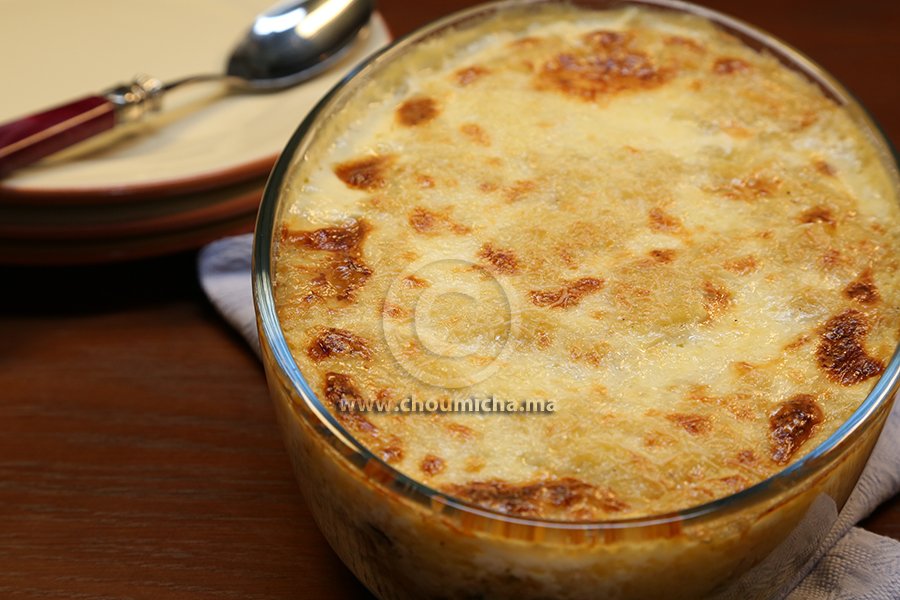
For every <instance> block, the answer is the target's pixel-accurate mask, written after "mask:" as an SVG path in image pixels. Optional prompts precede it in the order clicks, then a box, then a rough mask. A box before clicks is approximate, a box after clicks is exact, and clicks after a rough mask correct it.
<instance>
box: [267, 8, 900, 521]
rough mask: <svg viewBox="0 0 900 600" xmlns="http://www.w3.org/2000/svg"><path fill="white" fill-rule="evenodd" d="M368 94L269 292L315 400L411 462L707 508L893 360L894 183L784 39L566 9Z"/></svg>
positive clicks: (446, 479) (794, 449)
mask: <svg viewBox="0 0 900 600" xmlns="http://www.w3.org/2000/svg"><path fill="white" fill-rule="evenodd" d="M366 86H367V87H366ZM366 86H364V88H363V89H362V90H361V91H360V92H359V93H358V94H356V95H355V96H354V98H352V99H351V100H350V101H349V102H348V103H347V104H346V105H345V106H343V107H342V108H341V109H340V111H339V113H338V116H336V117H335V118H334V119H332V121H333V122H332V123H331V125H329V126H328V127H326V128H325V129H324V130H323V133H322V134H321V135H320V136H319V139H317V141H316V142H315V143H314V145H313V147H312V148H311V149H310V152H309V155H308V157H307V159H306V160H304V161H303V162H301V163H300V164H299V165H298V166H297V167H296V168H295V170H294V171H293V173H292V174H291V176H290V179H289V182H288V184H287V186H286V187H285V189H284V191H283V193H284V194H285V196H286V203H287V205H286V207H285V209H284V210H283V211H282V214H281V216H280V223H279V229H278V232H279V233H278V241H277V246H276V274H275V284H276V286H275V297H276V306H277V311H278V315H279V319H280V321H281V326H282V328H283V330H284V332H285V334H286V337H287V340H288V342H289V345H290V347H291V350H292V353H293V355H294V358H295V360H296V362H297V364H298V365H299V367H300V369H301V372H302V373H303V374H304V375H305V377H306V379H307V380H308V382H309V383H310V385H311V387H312V388H313V390H314V391H315V392H316V393H317V394H318V397H319V398H320V399H321V400H322V402H323V403H324V404H325V405H327V406H328V408H329V410H331V411H332V412H333V414H334V415H335V417H336V418H337V419H338V420H339V421H340V422H341V423H342V424H343V425H344V427H346V428H347V430H348V431H349V432H350V433H351V434H352V435H354V436H355V437H357V438H358V439H359V440H360V441H361V442H362V443H363V444H364V445H366V446H367V447H369V448H370V449H371V450H372V451H373V452H374V453H375V454H376V455H378V456H379V457H381V458H382V459H383V460H385V461H386V462H388V463H389V464H391V465H393V466H394V467H396V468H397V469H399V470H400V471H402V472H403V473H405V474H407V475H409V476H410V477H412V478H413V479H416V480H419V481H421V482H422V483H424V484H426V485H428V486H431V487H433V488H435V489H438V490H441V491H443V492H446V493H448V494H450V495H453V496H455V497H457V498H460V499H463V500H465V501H468V502H473V503H476V504H479V505H481V506H484V507H487V508H490V509H493V510H497V511H500V512H504V513H507V514H512V515H516V516H523V517H540V518H547V519H562V520H580V521H584V520H603V519H618V518H626V517H636V516H644V515H652V514H660V513H665V512H669V511H673V510H677V509H684V508H687V507H690V506H693V505H697V504H701V503H704V502H707V501H710V500H713V499H716V498H719V497H723V496H726V495H729V494H732V493H734V492H737V491H739V490H741V489H744V488H746V487H748V486H750V485H752V484H754V483H757V482H759V481H761V480H762V479H764V478H766V477H768V476H770V475H772V474H774V473H776V472H778V471H780V470H782V469H783V468H784V467H785V466H786V465H788V464H790V463H791V462H793V461H796V460H797V459H798V458H800V457H802V456H803V455H804V454H806V453H807V452H809V451H810V450H811V449H812V448H814V447H815V446H816V445H817V444H818V443H820V442H821V441H823V440H824V439H825V438H826V437H828V436H829V435H830V434H831V433H833V432H834V431H835V429H836V428H837V427H838V426H839V425H840V424H841V423H842V422H844V421H845V420H846V419H847V418H848V417H849V416H850V415H851V413H852V412H853V411H854V410H855V409H856V408H857V407H858V406H859V404H860V403H861V402H862V401H863V399H864V398H865V397H866V395H867V393H868V392H869V390H870V389H871V388H872V386H873V385H874V383H875V381H877V379H878V376H879V375H880V374H881V373H882V372H883V370H884V368H885V366H886V364H887V362H888V360H889V358H890V356H891V354H892V352H893V349H894V347H895V345H896V344H897V339H898V329H900V314H898V309H897V306H898V275H897V266H898V262H897V261H898V246H900V239H898V235H900V234H898V232H900V214H898V206H897V198H896V189H897V188H896V182H895V181H894V179H893V178H892V177H893V176H892V174H891V172H890V171H889V170H888V169H887V168H886V167H885V164H886V163H885V160H886V159H885V158H884V157H883V156H882V155H881V154H879V150H878V147H877V146H876V144H875V143H874V142H873V141H872V140H871V139H869V138H868V137H867V135H866V134H865V133H864V131H863V130H862V129H861V127H860V125H859V124H858V120H857V118H856V117H854V115H853V114H851V112H850V110H849V109H847V108H844V107H841V106H839V105H838V104H836V103H835V102H833V101H832V100H830V99H828V98H826V97H825V95H823V93H822V92H821V91H820V90H819V88H817V87H816V86H814V85H813V84H811V83H809V82H808V81H807V80H805V79H804V78H803V77H801V76H800V75H798V74H796V73H795V72H793V71H791V70H789V69H787V68H785V67H784V66H782V65H781V64H780V63H779V62H778V61H777V60H776V59H775V58H774V57H773V56H771V55H769V54H765V53H760V52H757V51H755V50H753V49H751V48H749V47H747V46H746V45H744V44H743V43H742V42H740V41H738V40H737V39H735V38H734V37H732V36H730V35H728V34H726V33H724V32H722V31H720V30H719V29H717V28H715V27H714V26H713V25H711V24H710V23H708V22H706V21H704V20H702V19H700V18H697V17H688V16H684V15H674V14H668V13H661V12H654V11H651V10H645V9H634V8H630V9H624V10H616V11H599V12H597V11H586V10H582V9H575V8H558V9H553V10H546V11H542V12H532V13H530V14H528V15H524V16H523V15H519V16H509V17H504V18H494V19H491V20H488V21H486V22H484V23H481V24H479V25H478V26H477V27H476V28H474V29H473V28H471V27H470V28H468V29H463V30H459V31H456V32H451V33H449V34H446V35H444V36H442V37H440V38H438V39H433V40H431V41H429V42H426V43H423V44H420V45H419V46H417V47H416V48H414V49H412V50H411V51H409V52H408V53H407V54H405V55H404V56H403V57H402V58H401V59H400V60H399V61H398V62H397V63H396V64H394V65H393V66H392V67H391V68H390V69H388V70H387V71H385V73H384V74H383V77H380V78H379V79H377V80H376V81H374V82H370V83H368V84H366ZM473 399H474V400H479V401H482V404H481V407H482V408H484V405H485V404H488V405H489V406H490V407H492V408H494V409H495V410H482V411H480V412H479V411H476V410H460V408H463V409H471V408H472V404H471V402H470V403H469V404H465V402H464V401H467V400H468V401H472V400H473ZM485 399H488V400H491V402H493V404H491V402H488V403H485V402H483V401H484V400H485ZM414 401H415V402H414ZM533 401H539V402H533ZM529 403H530V404H529ZM541 403H543V404H541ZM499 404H502V405H503V406H505V407H509V408H510V409H513V408H516V407H519V408H522V407H526V406H528V407H530V408H531V409H533V410H530V411H528V412H526V411H524V410H518V411H517V412H514V411H512V410H507V411H500V410H497V409H496V408H497V406H498V405H499ZM541 405H543V407H544V410H543V411H540V410H536V409H534V407H540V406H541ZM423 407H431V409H432V410H424V411H423V410H421V409H422V408H423ZM416 408H418V409H420V410H418V411H416V410H415V409H416ZM454 409H456V410H454ZM551 409H552V410H551Z"/></svg>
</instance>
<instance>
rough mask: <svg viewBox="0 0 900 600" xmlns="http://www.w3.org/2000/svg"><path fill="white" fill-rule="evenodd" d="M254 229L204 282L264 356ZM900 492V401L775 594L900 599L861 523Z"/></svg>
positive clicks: (896, 553) (879, 541) (811, 599)
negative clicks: (254, 285)
mask: <svg viewBox="0 0 900 600" xmlns="http://www.w3.org/2000/svg"><path fill="white" fill-rule="evenodd" d="M252 245H253V236H252V235H249V234H248V235H241V236H236V237H231V238H225V239H223V240H219V241H217V242H213V243H212V244H210V245H208V246H207V247H206V248H204V249H203V250H202V251H201V252H200V255H199V259H198V272H199V276H200V283H201V285H202V286H203V289H204V291H205V292H206V295H207V296H208V297H209V299H210V301H211V302H212V303H213V305H214V306H215V307H216V309H217V310H218V311H219V312H220V313H221V314H222V316H223V317H224V318H225V320H226V321H228V322H229V323H230V324H231V325H232V326H233V327H235V328H236V329H237V330H238V331H239V332H241V334H242V335H243V336H244V338H246V340H247V342H248V343H249V344H250V346H251V348H253V350H254V351H255V352H256V353H257V354H259V338H258V336H257V331H256V317H255V314H254V310H253V296H252V291H251V283H250V255H251V248H252ZM898 492H900V404H898V405H896V406H895V407H894V410H893V412H892V413H891V415H890V417H888V421H887V424H886V425H885V429H884V432H883V433H882V435H881V439H879V440H878V443H877V445H876V446H875V449H874V450H873V452H872V456H871V458H870V459H869V462H868V464H867V465H866V468H865V470H864V471H863V473H862V476H861V477H860V479H859V483H858V484H857V485H856V488H855V489H854V490H853V493H852V494H851V495H850V498H849V499H848V500H847V503H846V505H845V506H844V508H843V510H842V511H841V513H840V515H839V517H838V520H837V522H836V523H835V525H834V527H833V528H832V529H831V531H829V532H828V534H827V535H826V536H825V537H824V540H823V542H822V544H821V546H820V548H819V553H818V554H817V555H816V556H815V557H814V558H813V559H812V560H810V561H808V562H807V563H806V564H805V565H803V566H802V568H800V569H799V570H798V572H797V575H796V577H795V578H794V579H793V581H791V582H789V583H788V585H786V586H785V588H784V589H782V590H776V591H773V596H772V597H773V598H787V600H824V599H828V600H898V599H900V542H898V541H897V540H893V539H890V538H886V537H883V536H880V535H876V534H874V533H872V532H870V531H866V530H864V529H860V528H858V527H854V525H855V524H856V523H858V522H859V521H860V520H862V519H864V518H865V517H866V516H868V515H869V514H871V512H872V511H873V510H875V508H876V507H877V506H878V505H879V504H881V503H882V502H884V501H885V500H888V499H889V498H891V497H892V496H894V495H895V494H897V493H898Z"/></svg>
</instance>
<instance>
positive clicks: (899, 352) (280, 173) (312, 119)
mask: <svg viewBox="0 0 900 600" xmlns="http://www.w3.org/2000/svg"><path fill="white" fill-rule="evenodd" d="M547 4H549V5H553V4H563V5H565V4H570V5H575V6H579V5H580V6H585V7H588V8H601V9H602V8H614V7H619V6H629V5H630V6H645V7H647V8H651V9H653V8H655V9H662V10H672V11H675V12H680V13H688V14H692V15H696V16H700V17H702V18H705V19H707V20H709V21H711V22H712V23H713V24H714V25H716V26H718V27H722V28H723V29H726V30H727V31H728V32H729V33H733V34H734V33H736V34H739V35H740V37H741V38H742V39H744V40H745V41H748V40H752V41H754V42H756V43H757V44H759V47H760V48H764V49H767V50H769V51H775V53H776V56H777V57H778V58H779V60H781V61H782V62H784V61H785V60H787V61H789V65H787V66H789V67H790V68H792V69H793V70H795V71H799V72H800V73H801V74H802V75H804V76H805V77H806V78H807V79H808V80H810V81H812V82H813V83H816V84H817V85H819V86H820V87H821V88H822V89H823V91H824V92H826V93H827V94H829V95H831V96H832V97H833V98H835V99H837V100H840V102H841V103H842V104H843V105H845V106H846V107H847V108H848V110H852V111H854V112H856V115H855V117H856V118H857V119H860V120H862V122H863V123H864V124H865V125H866V126H867V127H868V130H869V131H868V132H867V133H869V134H870V136H871V137H872V138H873V141H874V142H875V143H876V144H880V145H881V146H883V148H881V149H882V150H885V151H886V153H887V155H888V157H887V158H888V160H889V162H890V164H889V166H890V167H893V176H894V184H895V186H897V181H898V178H897V177H898V175H897V171H898V163H900V156H898V154H897V152H896V151H895V150H894V148H893V146H892V145H891V142H890V140H889V139H888V137H887V136H886V135H885V134H884V132H883V131H882V130H881V128H880V127H879V126H878V124H877V123H876V122H875V120H874V119H873V118H872V116H871V114H870V113H869V112H868V111H867V110H866V109H865V107H864V106H863V105H862V104H861V103H860V102H859V101H858V100H857V99H856V98H855V97H854V96H853V95H852V94H851V93H850V92H849V91H848V90H847V89H846V88H845V87H844V86H843V85H842V84H841V83H840V82H839V81H837V80H836V79H835V78H834V77H833V76H831V75H830V74H829V73H828V72H827V71H825V70H824V69H823V68H822V67H820V66H819V65H818V64H817V63H815V62H814V61H813V60H811V59H810V58H808V57H807V56H806V55H805V54H803V53H802V52H800V51H799V50H797V49H795V48H794V47H792V46H790V45H789V44H787V43H785V42H783V41H781V40H780V39H778V38H776V37H774V36H772V35H771V34H769V33H767V32H765V31H764V30H762V29H759V28H757V27H755V26H753V25H750V24H748V23H745V22H743V21H741V20H739V19H736V18H734V17H731V16H728V15H726V14H724V13H720V12H718V11H715V10H712V9H709V8H706V7H703V6H698V5H696V4H692V3H689V2H683V1H681V0H574V1H567V0H499V1H495V2H487V3H484V4H479V5H476V6H473V7H470V8H466V9H463V10H460V11H457V12H454V13H451V14H449V15H446V16H444V17H441V18H439V19H437V20H434V21H431V22H430V23H428V24H426V25H424V26H422V27H420V28H418V29H416V30H414V31H413V32H411V33H409V34H407V35H405V36H403V37H400V38H398V39H396V40H394V41H393V42H391V43H390V44H388V45H387V46H385V47H384V48H382V49H381V50H379V51H377V52H375V53H374V54H372V55H371V56H369V57H368V58H366V59H365V60H364V61H363V62H362V63H360V64H359V65H358V66H357V67H355V68H354V69H353V70H352V71H350V73H348V74H347V76H346V77H344V78H343V79H342V80H341V81H340V82H338V83H337V84H336V85H335V86H334V87H333V88H332V89H331V90H330V91H329V92H328V93H327V94H326V95H325V96H324V97H323V98H322V99H321V100H320V101H319V102H318V104H317V105H316V106H315V108H313V110H312V111H310V112H309V114H308V115H307V116H306V118H304V119H303V121H302V122H301V123H300V125H299V126H298V128H297V129H296V131H295V132H294V133H293V135H292V136H291V138H290V140H289V141H288V143H287V145H286V146H285V149H284V150H283V151H282V153H281V155H280V156H279V158H278V160H277V162H276V164H275V166H274V168H273V170H272V172H271V174H270V176H269V180H268V182H267V183H266V187H265V191H264V193H263V197H262V201H261V203H260V208H259V213H258V215H257V222H256V229H255V234H254V239H253V250H252V268H251V270H252V285H253V300H254V305H255V309H256V315H257V319H258V326H259V334H260V343H261V345H262V346H265V345H268V350H270V351H271V354H272V357H273V358H274V362H275V364H276V365H277V367H278V369H279V370H280V374H281V375H282V376H284V377H285V378H286V379H287V380H288V381H290V383H291V385H292V387H293V390H292V391H293V392H295V393H296V394H297V395H298V396H299V397H300V398H302V399H303V401H304V402H305V403H306V406H307V408H309V409H310V410H311V412H313V413H314V415H315V416H316V417H317V418H318V419H319V421H320V424H321V425H323V426H324V427H325V431H323V430H322V429H321V428H319V429H317V433H318V434H319V435H320V436H326V437H327V438H328V439H327V441H328V442H329V443H330V444H331V445H332V446H335V447H339V448H343V449H344V450H345V451H348V452H349V453H350V454H351V455H352V456H354V457H355V458H356V460H355V461H353V462H354V465H355V467H356V468H358V469H359V471H360V473H359V474H360V476H361V477H362V478H364V479H367V480H368V479H371V478H370V477H368V476H367V475H366V474H365V473H364V472H363V466H364V465H368V464H370V463H373V462H374V464H377V465H379V467H380V468H381V469H382V470H383V471H385V472H386V473H387V474H388V476H389V477H390V478H391V480H392V482H393V484H394V485H393V486H392V491H393V492H394V493H397V494H400V495H403V496H406V497H407V499H409V500H412V501H414V502H416V503H419V504H424V505H426V506H431V507H432V509H433V508H434V504H435V503H437V504H439V505H443V506H446V507H449V508H452V509H455V510H458V511H462V512H464V513H468V514H471V515H476V516H479V517H483V518H487V519H491V520H496V521H502V522H507V523H514V524H519V525H525V526H530V527H538V528H545V529H577V530H605V529H621V528H628V529H637V528H643V527H652V526H657V525H665V524H669V523H673V522H680V523H682V524H683V525H688V524H690V525H695V524H700V523H702V522H704V521H706V520H707V519H709V518H713V517H719V516H722V515H724V514H728V513H730V512H732V511H736V510H739V509H741V508H743V507H745V506H748V505H752V504H756V503H761V502H764V501H765V500H766V499H768V498H771V497H774V496H776V495H777V494H778V493H779V492H780V491H781V486H783V485H785V484H790V482H792V481H804V480H806V478H807V476H809V475H812V474H813V473H815V472H816V471H817V470H818V468H819V467H820V465H824V464H828V463H829V462H831V461H832V460H834V459H836V458H837V457H839V456H840V455H841V454H842V453H843V452H844V450H845V449H846V448H848V447H849V445H850V444H851V443H852V441H853V440H855V439H856V438H857V437H858V436H859V435H860V434H861V433H862V431H863V430H864V429H865V428H866V426H867V425H868V424H870V423H871V421H872V420H873V419H874V416H875V415H876V414H877V413H878V412H879V410H880V409H882V408H883V407H884V406H885V404H887V403H889V402H890V401H891V400H892V398H893V396H894V394H895V393H896V392H897V390H898V388H900V344H898V346H897V348H896V349H895V351H894V353H893V355H892V357H891V359H890V361H889V362H888V364H887V365H886V367H885V370H884V372H883V373H882V375H881V377H880V378H879V379H878V381H877V382H876V383H875V385H874V387H873V388H872V390H871V391H870V392H869V394H868V395H867V396H866V398H865V400H863V402H862V403H861V404H860V405H859V406H858V407H857V409H856V410H855V411H854V412H853V414H852V415H851V416H850V417H849V418H848V419H847V420H846V421H845V422H844V423H842V424H841V425H840V426H839V427H838V428H837V429H836V430H835V431H834V432H833V433H832V434H831V435H830V436H829V437H828V438H826V439H825V440H824V441H822V442H821V443H820V444H819V445H818V446H816V447H815V448H813V449H812V450H811V451H810V452H809V453H808V454H806V455H805V456H803V457H802V458H801V459H799V460H798V461H797V462H795V463H793V464H791V465H789V466H787V467H786V468H784V469H782V470H781V471H778V472H777V473H775V474H773V475H771V476H770V477H768V478H766V479H764V480H762V481H759V482H757V483H755V484H754V485H752V486H750V487H748V488H745V489H744V490H741V491H739V492H737V493H734V494H730V495H728V496H723V497H721V498H717V499H715V500H712V501H710V502H705V503H703V504H698V505H695V506H691V507H688V508H684V509H681V510H676V511H670V512H666V513H659V514H651V515H644V516H639V517H628V518H623V519H608V520H602V521H564V520H551V519H541V518H530V517H517V516H512V515H509V514H506V513H502V512H499V511H494V510H491V509H486V508H484V507H481V506H478V505H476V504H472V503H469V502H466V501H463V500H460V499H458V498H454V497H453V496H450V495H448V494H445V493H443V492H441V491H439V490H436V489H434V488H432V487H430V486H427V485H425V484H423V483H421V482H420V481H418V480H416V479H413V478H412V477H410V476H408V475H405V474H404V473H402V472H400V471H399V470H397V469H395V468H394V467H393V466H391V465H390V464H388V463H386V462H385V461H383V460H382V459H381V458H380V457H379V456H377V455H375V454H373V453H372V452H371V451H369V450H368V448H366V447H365V446H364V445H363V444H361V443H360V442H359V441H358V440H357V439H356V438H355V437H354V436H353V435H352V434H351V433H350V432H349V431H347V430H346V429H345V428H344V427H343V426H342V425H341V424H340V422H339V421H338V420H337V419H336V418H335V417H334V416H333V415H332V414H331V412H330V411H329V410H328V409H327V408H326V407H325V406H324V405H323V404H322V402H321V401H320V400H319V398H318V397H317V396H316V394H315V393H314V392H313V390H312V388H311V387H310V386H309V384H308V382H307V381H306V379H305V377H304V376H303V374H302V373H301V372H300V368H299V367H298V366H297V364H296V362H295V361H294V359H293V356H292V354H291V352H290V349H289V347H288V344H287V340H286V339H285V337H284V332H283V331H282V329H281V325H280V321H279V319H278V315H277V313H276V311H275V300H274V295H273V286H272V273H271V267H272V265H273V260H272V251H273V249H274V248H273V242H274V233H275V217H276V212H277V210H278V207H279V197H280V195H281V194H280V192H281V188H282V184H283V182H284V179H285V176H286V175H287V174H288V172H289V170H290V168H291V167H292V166H293V164H294V162H295V158H296V155H297V150H298V148H299V147H300V146H301V144H302V143H303V142H304V141H307V140H306V138H307V134H308V133H309V132H310V131H312V130H313V129H314V125H315V124H316V123H317V122H318V120H319V118H320V116H321V115H327V114H328V109H329V108H331V107H332V105H333V103H335V102H337V101H338V100H340V99H341V95H342V93H344V94H352V93H353V89H352V84H353V83H355V82H357V81H365V79H366V75H367V73H368V72H369V71H372V70H375V69H377V68H378V67H379V66H380V65H381V64H382V63H390V62H391V61H392V60H393V58H394V57H395V56H397V55H402V54H403V52H405V50H406V49H407V48H408V47H410V46H413V45H415V44H417V43H420V42H422V41H424V40H427V39H429V38H430V37H432V36H433V35H435V34H437V33H439V32H441V31H444V30H445V29H448V28H452V27H453V26H457V25H461V24H464V23H466V22H468V21H470V20H472V19H478V18H489V17H490V16H491V15H492V14H494V13H497V12H500V11H504V10H507V9H516V8H522V7H528V6H529V5H547ZM263 350H265V348H263ZM263 354H264V353H263ZM263 360H265V357H264V358H263ZM270 385H271V384H270ZM373 485H378V486H385V487H386V486H387V484H385V483H383V482H380V481H378V482H375V481H373Z"/></svg>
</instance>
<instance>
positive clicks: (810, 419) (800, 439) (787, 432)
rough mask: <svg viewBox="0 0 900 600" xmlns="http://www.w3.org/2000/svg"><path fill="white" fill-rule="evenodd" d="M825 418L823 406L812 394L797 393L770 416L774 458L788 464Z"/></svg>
mask: <svg viewBox="0 0 900 600" xmlns="http://www.w3.org/2000/svg"><path fill="white" fill-rule="evenodd" d="M823 419H824V414H823V412H822V408H821V407H820V406H819V404H818V403H817V402H816V399H815V397H813V396H811V395H810V394H797V395H796V396H793V397H792V398H791V399H790V400H788V401H786V402H785V403H784V404H782V405H781V406H780V407H779V408H778V410H777V411H775V413H774V414H772V416H771V417H770V418H769V427H770V428H771V429H772V435H771V438H772V460H774V461H775V462H777V463H778V464H782V465H783V464H787V463H788V461H790V459H791V458H792V457H793V456H794V454H795V453H796V452H797V450H799V449H800V446H802V445H803V444H804V443H805V442H806V440H808V439H809V438H810V436H811V435H812V434H813V431H814V430H815V428H816V427H817V426H818V425H819V423H821V422H822V420H823Z"/></svg>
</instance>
